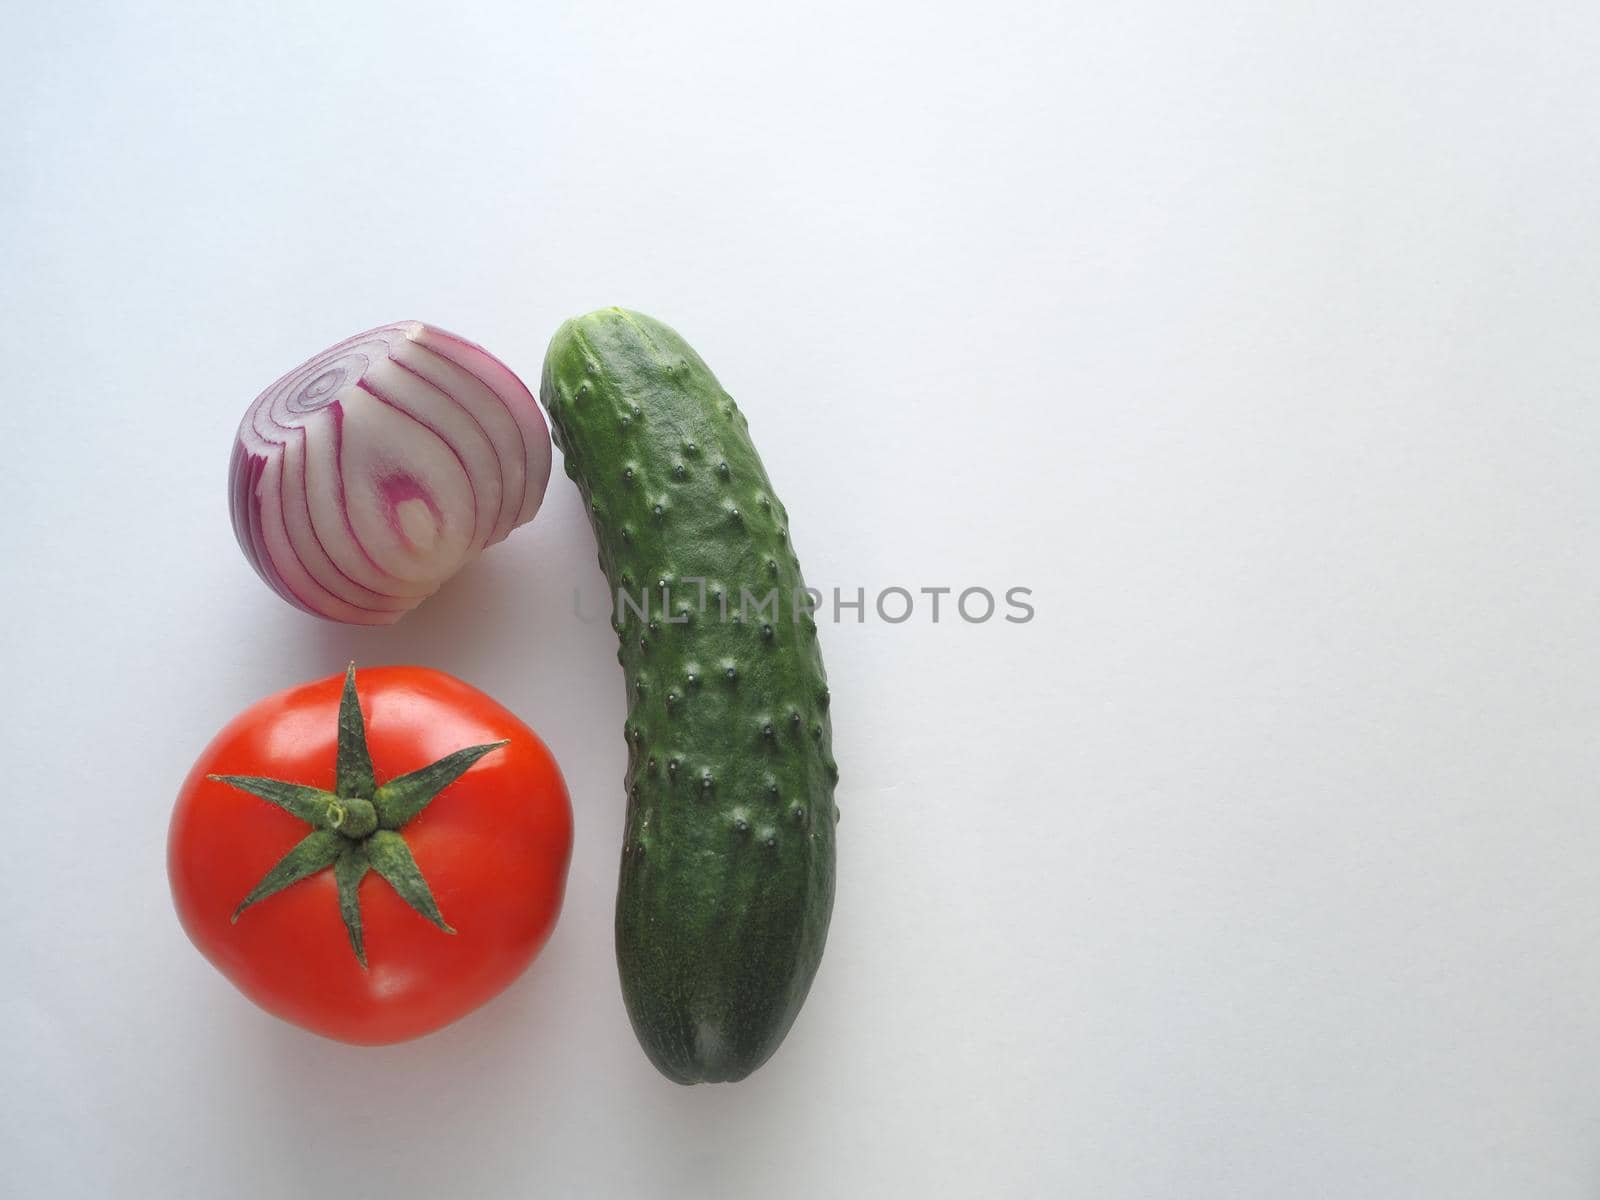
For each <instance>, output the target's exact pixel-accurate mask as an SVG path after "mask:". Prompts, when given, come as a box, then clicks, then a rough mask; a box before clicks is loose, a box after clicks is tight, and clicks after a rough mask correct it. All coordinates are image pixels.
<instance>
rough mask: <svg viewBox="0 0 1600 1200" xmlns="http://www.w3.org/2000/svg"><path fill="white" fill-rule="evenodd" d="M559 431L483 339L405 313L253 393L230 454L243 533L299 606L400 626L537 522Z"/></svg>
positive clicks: (255, 562)
mask: <svg viewBox="0 0 1600 1200" xmlns="http://www.w3.org/2000/svg"><path fill="white" fill-rule="evenodd" d="M549 481H550V431H549V428H548V427H547V426H546V425H545V420H544V416H543V414H541V413H540V411H539V406H538V404H537V403H536V402H535V401H534V398H533V393H532V392H530V391H529V390H528V389H527V388H526V387H524V386H523V384H522V381H521V380H520V379H518V378H517V377H516V376H515V375H513V374H512V373H511V371H510V370H509V369H508V368H507V367H506V366H505V364H504V363H502V362H500V360H499V359H497V358H495V357H494V356H493V355H492V354H490V353H489V352H488V351H486V350H484V349H483V348H482V347H481V346H475V345H473V344H472V343H471V342H466V341H463V340H462V339H460V338H458V337H456V336H455V335H454V334H449V333H446V332H444V331H443V330H442V329H435V328H434V327H433V326H431V325H424V324H423V323H422V322H420V321H401V322H399V323H397V324H394V325H384V326H382V327H381V328H378V329H372V330H368V331H367V332H366V333H360V334H357V335H356V336H355V337H353V338H349V339H347V340H345V341H343V342H340V343H339V344H338V345H337V346H334V347H332V348H331V349H328V350H324V351H323V352H322V353H321V354H319V355H317V356H316V357H315V358H313V359H311V360H310V361H309V362H307V363H304V364H302V365H301V366H299V367H296V368H295V369H294V370H293V371H290V372H289V373H288V374H287V375H285V376H284V377H283V378H282V379H280V380H278V382H276V383H275V384H273V385H272V386H271V387H269V388H268V389H267V390H266V391H264V392H262V393H261V395H260V396H258V397H257V398H256V401H255V403H254V404H252V405H251V406H250V410H249V411H248V412H247V413H245V415H244V420H243V421H241V422H240V423H239V436H238V439H237V440H236V441H235V443H234V447H233V461H232V463H231V465H230V467H229V470H228V494H229V498H230V501H231V504H232V508H233V532H234V533H235V535H237V537H238V539H239V545H240V546H241V547H242V548H243V549H244V553H245V557H246V558H248V559H249V560H250V565H251V566H253V567H254V568H255V569H256V573H257V574H259V575H260V576H261V578H262V579H264V580H266V581H267V583H268V584H270V585H271V587H272V588H273V590H274V591H276V592H277V593H278V594H279V595H280V596H282V597H283V598H284V599H285V600H287V601H289V603H291V604H293V605H296V606H297V607H299V608H303V609H305V610H306V611H307V612H309V613H315V614H316V615H317V616H319V617H328V618H330V619H331V620H335V621H348V622H351V623H354V624H360V625H388V624H391V623H392V622H394V621H398V620H399V619H400V618H401V617H402V616H404V615H405V614H406V613H408V612H410V611H411V610H412V609H413V608H415V607H416V606H417V605H418V604H420V603H421V602H422V601H423V600H424V599H426V598H427V597H429V596H431V595H432V594H433V593H434V592H435V591H437V590H438V588H439V586H440V585H441V584H442V583H444V581H445V580H447V579H449V578H450V576H452V575H454V574H455V573H456V572H457V571H459V570H460V569H461V568H462V567H464V566H465V565H466V564H467V563H469V562H471V561H472V560H473V559H474V558H475V557H477V555H478V553H479V551H481V550H482V549H483V548H484V547H485V546H489V545H492V544H493V543H495V542H498V541H499V540H500V539H501V538H503V537H505V536H506V534H508V533H510V532H511V531H512V530H513V529H515V528H516V527H517V526H518V525H521V524H523V523H524V522H525V521H529V520H531V519H532V518H533V514H534V513H536V512H537V511H538V510H539V502H540V501H541V500H543V499H544V489H545V485H546V484H547V483H549Z"/></svg>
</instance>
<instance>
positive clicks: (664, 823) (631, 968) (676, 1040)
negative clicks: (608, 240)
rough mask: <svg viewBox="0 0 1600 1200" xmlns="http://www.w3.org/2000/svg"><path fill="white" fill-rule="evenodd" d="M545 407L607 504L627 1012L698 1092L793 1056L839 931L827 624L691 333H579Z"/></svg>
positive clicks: (630, 318)
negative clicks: (622, 719)
mask: <svg viewBox="0 0 1600 1200" xmlns="http://www.w3.org/2000/svg"><path fill="white" fill-rule="evenodd" d="M540 392H541V395H542V398H543V400H544V403H545V407H546V408H547V409H548V410H549V413H550V418H551V427H552V433H553V434H554V438H555V443H556V445H557V446H558V447H559V448H560V449H561V451H562V453H563V455H564V456H565V459H566V469H567V474H568V475H570V476H571V477H572V478H573V480H574V481H575V482H576V483H577V485H578V488H579V490H580V492H581V493H582V495H583V497H584V499H585V500H586V501H587V503H588V507H589V518H590V524H591V525H592V527H593V529H594V533H595V539H596V541H597V542H598V544H599V549H600V566H601V569H602V570H603V571H604V572H605V575H606V578H607V580H608V582H609V583H610V585H611V589H612V599H613V602H614V613H613V620H612V624H613V627H614V628H615V629H616V631H617V635H618V638H619V640H620V650H619V654H618V657H619V658H620V660H621V662H622V667H623V671H624V674H625V677H626V682H627V688H628V702H629V707H628V717H627V722H626V725H625V727H624V736H625V737H626V739H627V745H628V767H627V776H626V784H627V791H628V809H627V820H626V826H625V832H624V838H623V847H622V865H621V876H620V880H619V884H618V890H617V915H616V948H617V965H618V969H619V973H620V975H621V979H622V992H623V999H624V1001H625V1003H626V1005H627V1009H628V1015H629V1018H630V1020H631V1021H632V1023H633V1027H634V1031H635V1033H636V1034H637V1035H638V1038H639V1042H640V1044H641V1045H642V1046H643V1047H644V1050H645V1053H646V1054H647V1055H649V1057H650V1059H651V1061H652V1062H653V1063H654V1064H655V1065H656V1066H657V1068H659V1069H660V1070H661V1072H662V1073H663V1074H665V1075H666V1076H667V1077H668V1078H670V1079H673V1080H675V1081H677V1082H679V1083H698V1082H702V1081H705V1082H717V1081H724V1080H736V1079H742V1078H744V1077H745V1076H746V1075H748V1074H749V1073H750V1072H751V1071H753V1070H755V1069H756V1068H757V1067H759V1066H760V1065H761V1064H762V1063H764V1062H765V1061H766V1060H767V1059H768V1058H769V1057H770V1056H771V1055H772V1053H773V1051H774V1050H776V1049H777V1047H778V1045H779V1043H780V1042H782V1040H783V1038H784V1035H785V1034H787V1033H788V1031H789V1028H790V1026H791V1025H792V1024H793V1023H794V1019H795V1016H796V1015H797V1014H798V1013H799V1011H800V1006H801V1004H802V1003H803V1002H804V1001H805V998H806V993H807V992H808V991H809V989H810V987H811V981H812V978H813V977H814V976H815V974H816V971H817V965H818V963H819V962H820V961H821V958H822V950H823V944H824V942H825V941H826V938H827V933H828V921H829V917H830V916H831V914H832V911H833V895H834V826H835V821H836V819H837V816H838V814H837V811H836V810H835V808H834V803H833V791H834V784H835V782H836V781H837V779H838V769H837V767H836V765H835V763H834V759H833V750H832V726H831V722H830V719H829V712H828V707H829V695H828V687H827V680H826V676H825V675H824V673H823V667H822V655H821V651H820V649H819V647H818V636H817V623H816V621H815V619H814V618H813V616H812V614H811V612H810V608H809V605H807V603H806V600H805V592H804V586H805V585H804V581H803V579H802V577H801V574H800V566H799V563H798V562H797V561H796V559H795V553H794V549H793V546H792V542H791V538H790V535H789V518H788V513H787V512H786V511H785V509H784V507H783V504H782V503H781V502H780V501H779V500H778V498H777V496H776V495H775V494H774V493H773V490H772V484H771V482H770V481H769V480H768V478H767V474H766V471H765V470H764V469H763V467H762V465H761V459H760V457H759V456H758V455H757V453H756V450H755V447H754V445H752V443H751V441H750V435H749V432H748V428H747V425H746V422H745V418H744V414H743V413H742V412H740V410H739V408H738V406H737V405H736V404H735V403H734V402H733V400H732V398H731V397H730V396H729V395H728V394H727V392H725V391H724V390H723V389H722V386H721V384H719V383H718V382H717V379H716V376H714V375H713V374H712V373H711V370H710V368H708V367H707V366H706V364H705V363H704V362H703V361H702V360H701V359H700V356H699V355H697V354H696V353H695V352H694V350H692V349H691V348H690V347H689V345H688V343H687V342H685V341H684V340H683V339H682V338H681V337H679V336H678V334H676V333H675V332H673V330H671V329H669V328H668V327H667V326H665V325H663V324H661V323H660V322H659V321H655V320H653V319H651V318H650V317H646V316H643V315H642V314H639V313H633V312H628V311H626V310H623V309H618V308H610V309H603V310H600V311H598V312H594V313H590V314H589V315H587V316H583V317H578V318H576V319H574V320H571V321H568V322H566V323H565V324H564V325H562V326H561V328H560V329H559V330H557V332H556V335H555V337H554V338H553V339H552V340H551V343H550V348H549V351H548V352H547V353H546V355H545V362H544V374H543V380H542V384H541V387H540Z"/></svg>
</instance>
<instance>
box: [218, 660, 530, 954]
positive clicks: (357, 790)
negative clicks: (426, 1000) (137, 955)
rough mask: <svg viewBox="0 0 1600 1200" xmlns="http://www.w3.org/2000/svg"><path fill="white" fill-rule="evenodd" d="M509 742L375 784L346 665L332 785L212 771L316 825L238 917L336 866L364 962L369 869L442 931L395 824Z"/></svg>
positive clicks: (345, 913) (344, 914) (345, 914)
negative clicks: (364, 887)
mask: <svg viewBox="0 0 1600 1200" xmlns="http://www.w3.org/2000/svg"><path fill="white" fill-rule="evenodd" d="M506 744H507V743H506V742H504V741H501V742H490V743H488V744H487V745H483V746H468V747H467V748H466V749H463V750H457V751H455V752H454V753H451V754H447V755H445V756H444V757H443V758H441V759H439V760H438V761H437V762H433V763H430V764H428V765H427V766H425V767H421V768H419V769H418V770H415V771H412V772H410V773H409V774H406V775H401V776H398V777H396V778H394V779H391V780H390V781H389V782H388V783H386V784H384V785H383V786H382V787H378V786H377V780H376V777H375V776H374V774H373V769H372V755H371V753H370V751H369V750H368V747H367V731H366V725H365V723H364V722H363V720H362V717H361V702H360V699H359V697H358V696H357V694H356V665H355V663H351V664H350V669H349V670H348V671H346V672H345V682H344V692H343V694H342V695H341V696H340V699H339V740H338V751H337V755H336V759H335V763H334V775H335V780H336V782H335V785H334V790H333V792H331V793H330V792H325V791H322V790H321V789H320V788H314V787H311V786H309V785H306V784H299V783H287V782H284V781H283V780H280V779H264V778H259V777H256V776H246V775H208V776H207V777H206V778H208V779H210V780H212V781H213V782H216V783H222V784H226V785H227V786H228V787H231V788H235V789H237V790H238V791H241V792H246V793H248V794H249V795H252V796H255V797H257V798H259V799H262V800H265V801H267V802H268V803H269V804H275V805H277V806H278V807H279V808H281V809H283V810H284V811H285V812H287V813H289V814H291V815H292V816H294V817H297V818H299V819H300V820H302V821H305V822H306V823H307V824H308V825H311V826H312V827H313V828H312V832H311V833H310V834H308V835H307V836H306V837H305V838H303V839H301V841H300V842H299V843H298V844H297V845H296V846H295V848H294V849H292V850H290V851H289V853H288V854H286V855H284V856H283V858H282V859H280V860H279V861H278V862H277V863H276V864H275V865H274V866H273V868H272V869H271V870H270V871H268V872H267V873H266V875H265V876H263V877H262V879H261V882H260V883H258V884H256V886H255V887H254V888H252V889H251V890H250V894H249V895H247V896H246V897H245V898H244V899H243V900H241V901H240V902H239V907H238V908H236V909H234V912H233V920H234V921H238V919H239V916H240V914H241V913H243V912H244V911H245V910H246V909H248V908H249V907H250V906H251V905H253V904H256V903H258V902H259V901H262V900H265V899H267V897H269V896H273V895H276V894H277V893H278V892H281V891H282V890H283V889H284V888H287V887H291V886H293V885H294V884H296V883H298V882H300V880H302V879H307V878H309V877H310V876H312V875H315V874H317V873H318V872H319V871H324V870H327V869H328V868H329V867H333V868H334V877H335V879H336V880H337V881H338V884H339V914H340V917H341V918H342V919H343V921H344V926H345V931H346V932H347V933H348V934H349V935H350V949H351V950H352V951H353V952H354V954H355V957H356V961H357V962H358V963H360V964H361V967H362V969H363V970H365V969H366V966H367V953H366V945H365V940H364V938H363V936H362V929H361V905H360V902H359V899H358V889H359V887H360V884H361V880H362V879H363V878H364V877H365V876H366V874H367V872H368V871H369V870H371V871H375V872H376V873H377V874H378V875H379V876H381V877H382V878H383V879H384V880H385V881H386V882H387V883H388V884H389V886H390V887H392V888H393V889H394V890H395V894H396V895H398V896H399V897H400V898H401V899H402V900H404V901H405V902H406V903H407V904H408V905H410V906H411V908H412V909H414V910H415V911H416V912H417V913H418V914H419V915H421V916H422V917H424V918H426V919H427V920H428V921H430V922H432V923H433V924H434V925H435V926H436V927H438V928H439V929H440V930H441V931H443V932H445V933H454V932H455V930H454V929H453V928H451V927H450V925H449V923H448V922H447V921H445V919H444V916H443V915H442V914H441V913H440V912H439V906H438V904H437V903H436V902H435V901H434V898H433V892H432V890H431V889H430V888H429V887H428V881H427V880H426V879H424V878H423V875H422V871H421V870H420V869H419V868H418V866H417V863H416V860H415V859H414V858H413V857H412V856H411V848H410V847H409V846H407V845H406V841H405V838H403V837H402V836H401V835H400V833H399V832H398V831H399V830H400V829H401V828H403V827H404V826H405V825H406V824H407V823H408V822H409V821H411V820H412V818H414V817H415V816H416V815H417V814H418V813H420V812H421V811H422V810H423V809H425V808H426V807H427V806H428V805H429V804H431V803H432V802H433V801H434V799H436V798H437V797H438V795H439V793H440V792H442V791H444V789H445V788H447V787H449V786H450V784H452V783H454V782H455V781H456V780H457V779H459V778H460V777H461V776H462V775H463V774H464V773H465V772H466V771H467V770H469V769H470V768H471V767H472V764H473V763H475V762H477V761H478V760H479V759H480V758H482V757H483V756H484V755H485V754H488V753H489V752H490V751H492V750H498V749H500V748H501V747H502V746H504V745H506Z"/></svg>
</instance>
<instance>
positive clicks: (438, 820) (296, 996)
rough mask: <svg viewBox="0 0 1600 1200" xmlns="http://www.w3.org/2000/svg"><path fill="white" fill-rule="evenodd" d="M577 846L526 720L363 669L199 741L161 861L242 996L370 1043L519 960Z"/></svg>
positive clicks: (446, 1007) (547, 919)
mask: <svg viewBox="0 0 1600 1200" xmlns="http://www.w3.org/2000/svg"><path fill="white" fill-rule="evenodd" d="M357 698H359V704H358V703H357ZM352 710H353V717H352ZM363 727H364V728H363ZM502 742H503V743H504V744H497V743H502ZM468 748H471V749H470V751H469V750H468ZM463 752H464V753H463ZM422 768H428V770H427V771H424V770H421V769H422ZM413 772H415V773H416V774H413ZM222 776H225V777H226V778H219V777H222ZM441 783H442V784H443V786H442V787H440V786H438V785H440V784H441ZM413 812H414V815H413ZM571 852H572V808H571V805H570V803H569V801H568V798H567V789H566V785H565V784H564V783H563V782H562V779H561V772H560V770H559V769H558V768H557V767H556V763H555V760H554V759H553V758H552V757H551V755H550V752H549V751H548V750H547V749H546V748H545V746H544V743H542V742H541V741H540V740H539V739H538V737H537V736H535V734H534V733H533V731H532V730H530V729H529V728H528V727H527V726H526V725H524V724H523V723H522V722H521V721H519V720H518V719H517V718H516V717H515V716H513V715H512V714H511V713H510V712H509V711H507V710H506V709H505V708H502V707H501V706H500V705H499V704H497V703H496V702H495V701H493V700H491V699H490V698H489V697H488V696H485V695H484V694H483V693H482V692H480V691H478V690H476V689H475V688H472V687H469V686H468V685H467V684H465V683H462V682H461V681H460V680H459V679H455V678H452V677H451V676H449V675H445V674H443V673H441V672H439V671H432V670H427V669H425V668H421V667H377V668H371V669H367V670H363V671H361V672H360V675H359V678H357V677H356V675H355V671H354V668H353V667H352V668H351V671H350V672H349V673H348V674H347V675H345V676H337V675H335V676H332V677H330V678H328V679H322V680H318V681H317V682H315V683H308V684H304V685H302V686H300V687H296V688H290V689H289V690H288V691H285V692H280V693H278V694H277V695H275V696H269V697H268V698H267V699H265V700H262V701H260V702H259V703H257V704H255V705H253V706H251V707H250V708H248V709H246V710H245V711H244V712H243V713H241V714H240V715H239V716H238V717H236V718H235V719H234V720H233V721H232V722H231V723H230V724H229V725H228V726H227V727H226V728H224V729H223V730H222V732H221V733H219V734H218V735H217V736H216V738H215V739H214V740H213V741H212V742H211V744H210V745H209V746H207V747H206V749H205V752H204V753H203V754H202V755H201V756H200V760H199V761H198V762H197V763H195V765H194V769H193V770H191V771H190V772H189V776H188V778H187V779H186V780H185V781H184V784H183V789H182V791H181V792H180V793H179V795H178V801H177V804H176V806H175V807H174V809H173V813H172V826H171V829H170V831H169V834H168V839H167V873H168V876H169V878H170V880H171V884H172V896H173V900H174V902H175V904H176V905H177V909H178V918H179V920H180V921H181V922H182V923H183V928H184V931H185V932H186V933H188V935H189V938H190V940H191V941H193V942H194V944H195V946H196V947H198V948H199V950H200V952H201V953H202V954H204V955H205V956H206V958H208V959H210V960H211V962H212V963H213V964H214V965H215V966H216V967H217V969H218V970H220V971H221V972H222V973H223V974H224V975H225V976H227V977H228V979H229V980H231V981H232V982H233V984H234V985H235V986H236V987H238V989H239V990H240V991H242V992H243V993H244V994H245V995H246V996H248V997H249V998H250V999H251V1000H254V1001H255V1002H256V1003H257V1004H259V1005H260V1006H261V1007H262V1008H264V1009H266V1010H267V1011H268V1012H271V1013H273V1014H275V1015H277V1016H279V1017H282V1018H283V1019H284V1020H287V1021H292V1022H294V1023H295V1024H296V1025H300V1026H303V1027H304V1028H306V1029H309V1030H311V1031H312V1032H314V1033H319V1034H322V1035H323V1036H324V1037H329V1038H335V1039H338V1040H339V1041H344V1042H354V1043H358V1044H363V1045H378V1044H382V1043H387V1042H398V1041H404V1040H406V1039H408V1038H414V1037H418V1036H420V1035H422V1034H425V1033H429V1032H431V1031H432V1030H435V1029H438V1028H439V1027H440V1026H442V1025H445V1024H448V1023H449V1022H451V1021H454V1020H456V1019H457V1018H458V1017H462V1016H464V1015H465V1014H467V1013H468V1012H471V1011H472V1010H473V1009H474V1008H477V1007H478V1006H479V1005H480V1004H482V1003H484V1002H485V1001H486V1000H488V999H490V998H491V997H493V996H495V995H497V994H498V993H499V992H501V991H502V990H503V989H504V988H505V987H506V986H507V985H508V984H510V983H511V981H512V980H513V979H515V978H516V977H517V976H518V975H519V974H521V972H522V971H523V969H524V968H526V967H527V965H528V964H529V963H530V962H531V961H532V960H533V957H534V955H536V954H537V953H538V952H539V949H540V947H541V946H543V944H544V942H545V940H546V938H548V937H549V935H550V930H551V928H552V927H553V926H554V924H555V921H556V917H557V916H558V915H559V913H560V911H561V899H562V894H563V892H564V890H565V887H566V877H567V864H568V860H569V859H570V857H571Z"/></svg>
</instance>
